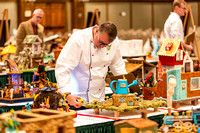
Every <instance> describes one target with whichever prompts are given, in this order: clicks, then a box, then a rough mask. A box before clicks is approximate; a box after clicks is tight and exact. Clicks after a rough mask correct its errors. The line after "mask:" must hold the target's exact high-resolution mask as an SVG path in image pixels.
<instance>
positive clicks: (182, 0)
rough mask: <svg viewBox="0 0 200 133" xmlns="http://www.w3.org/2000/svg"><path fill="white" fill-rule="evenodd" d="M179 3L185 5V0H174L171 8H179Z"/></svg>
mask: <svg viewBox="0 0 200 133" xmlns="http://www.w3.org/2000/svg"><path fill="white" fill-rule="evenodd" d="M181 3H183V4H186V2H185V0H174V2H173V5H172V8H173V10H174V9H175V7H176V6H178V7H181Z"/></svg>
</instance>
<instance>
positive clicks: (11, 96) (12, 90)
mask: <svg viewBox="0 0 200 133" xmlns="http://www.w3.org/2000/svg"><path fill="white" fill-rule="evenodd" d="M13 93H14V89H13V88H11V89H10V99H13Z"/></svg>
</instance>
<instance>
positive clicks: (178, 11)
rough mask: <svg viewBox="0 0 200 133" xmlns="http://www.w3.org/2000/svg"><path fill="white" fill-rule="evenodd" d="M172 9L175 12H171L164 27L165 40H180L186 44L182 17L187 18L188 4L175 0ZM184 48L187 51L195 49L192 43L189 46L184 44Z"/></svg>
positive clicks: (182, 0)
mask: <svg viewBox="0 0 200 133" xmlns="http://www.w3.org/2000/svg"><path fill="white" fill-rule="evenodd" d="M172 7H173V12H171V14H170V15H169V17H168V18H167V20H166V22H165V25H164V34H165V38H170V39H180V40H181V41H182V42H184V30H183V23H182V20H181V17H182V16H185V13H186V10H187V8H186V2H185V1H184V0H174V2H173V5H172ZM183 46H184V48H185V49H186V50H192V49H193V47H192V42H190V44H189V45H187V44H183Z"/></svg>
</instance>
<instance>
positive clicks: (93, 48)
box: [55, 22, 127, 108]
mask: <svg viewBox="0 0 200 133" xmlns="http://www.w3.org/2000/svg"><path fill="white" fill-rule="evenodd" d="M108 66H109V68H110V70H111V71H112V73H113V74H114V75H115V76H117V75H122V74H127V72H126V69H125V63H124V61H123V59H122V56H121V53H120V49H119V42H118V38H117V27H116V26H115V25H114V24H113V23H111V22H105V23H103V24H101V25H100V26H94V27H90V28H86V29H83V30H80V31H77V32H75V33H73V34H72V35H71V36H70V38H69V40H68V41H67V43H66V45H65V46H64V48H63V50H62V51H61V53H60V55H59V57H58V60H57V62H56V68H55V75H56V80H57V84H58V91H59V92H60V93H61V94H66V99H67V101H68V103H69V104H70V105H71V106H74V107H76V108H78V107H80V106H81V105H82V103H80V102H78V99H83V100H85V101H86V102H88V101H89V102H92V101H93V100H94V99H97V100H98V101H103V100H104V98H105V78H106V75H107V71H108ZM71 77H73V78H74V79H75V81H76V82H75V83H74V84H77V88H72V85H73V83H72V80H71Z"/></svg>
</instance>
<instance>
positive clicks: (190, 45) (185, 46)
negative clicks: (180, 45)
mask: <svg viewBox="0 0 200 133" xmlns="http://www.w3.org/2000/svg"><path fill="white" fill-rule="evenodd" d="M184 48H185V49H186V50H188V51H191V50H193V46H192V42H190V44H189V45H187V44H185V45H184Z"/></svg>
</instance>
